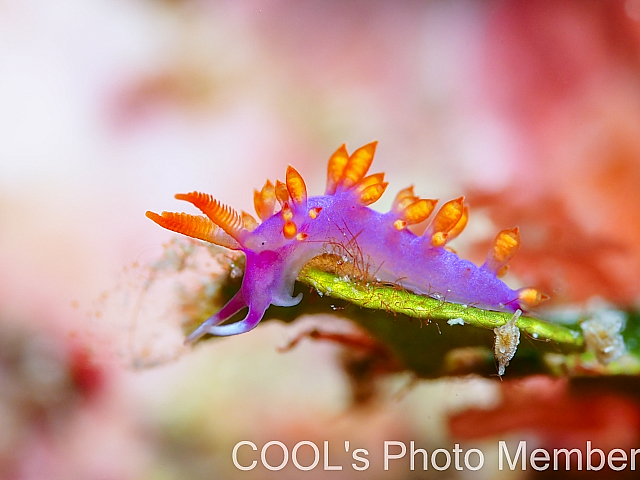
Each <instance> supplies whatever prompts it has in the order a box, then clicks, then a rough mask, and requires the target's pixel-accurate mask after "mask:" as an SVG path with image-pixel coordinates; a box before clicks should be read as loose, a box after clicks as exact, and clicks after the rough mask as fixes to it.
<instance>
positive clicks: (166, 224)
mask: <svg viewBox="0 0 640 480" xmlns="http://www.w3.org/2000/svg"><path fill="white" fill-rule="evenodd" d="M146 215H147V217H148V218H150V219H151V220H153V221H154V222H156V223H157V224H158V225H160V226H161V227H163V228H166V229H167V230H171V231H173V232H176V233H182V234H183V235H187V236H188V237H191V238H197V239H198V240H204V241H205V242H211V243H215V244H216V245H220V246H221V247H226V248H230V249H231V250H240V244H239V243H238V241H237V240H236V239H234V238H233V237H231V236H230V235H228V234H227V233H226V232H224V231H223V230H222V229H221V228H220V227H219V226H218V225H216V224H214V223H213V222H212V221H211V220H210V219H208V218H207V217H203V216H200V215H189V214H187V213H173V212H162V215H158V214H157V213H154V212H147V214H146Z"/></svg>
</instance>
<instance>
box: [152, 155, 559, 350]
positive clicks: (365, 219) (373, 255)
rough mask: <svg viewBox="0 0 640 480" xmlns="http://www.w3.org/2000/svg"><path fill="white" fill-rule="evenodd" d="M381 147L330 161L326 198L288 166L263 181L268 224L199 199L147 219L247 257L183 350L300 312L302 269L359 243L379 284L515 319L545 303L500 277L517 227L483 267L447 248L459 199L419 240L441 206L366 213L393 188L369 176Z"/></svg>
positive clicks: (412, 201)
mask: <svg viewBox="0 0 640 480" xmlns="http://www.w3.org/2000/svg"><path fill="white" fill-rule="evenodd" d="M376 145H377V142H373V143H369V144H368V145H365V146H363V147H361V148H359V149H357V150H356V151H354V152H353V153H352V154H351V155H349V154H348V153H347V149H346V147H345V145H342V146H341V147H340V148H339V149H338V150H336V152H335V153H334V154H333V155H332V156H331V158H330V159H329V166H328V175H327V187H326V191H325V194H324V195H320V196H316V197H308V196H307V188H306V185H305V182H304V180H303V179H302V177H301V176H300V174H299V173H298V172H297V170H296V169H294V168H293V167H291V166H289V168H288V169H287V173H286V179H285V180H286V181H285V182H280V181H277V182H276V183H275V185H274V184H273V183H271V182H270V181H269V180H267V182H266V183H265V185H264V187H262V189H261V190H260V191H257V190H256V191H255V192H254V204H255V209H256V213H257V215H258V217H259V219H260V220H261V222H262V223H259V222H258V221H257V220H256V219H255V218H254V217H253V216H251V215H250V214H248V213H246V212H242V213H238V212H236V211H235V210H234V209H232V208H230V207H228V206H226V205H224V204H222V203H220V202H219V201H218V200H216V199H214V198H213V197H212V196H211V195H208V194H205V193H199V192H192V193H187V194H178V195H176V196H175V198H177V199H178V200H185V201H187V202H190V203H192V204H193V205H194V206H195V207H197V208H198V209H199V210H200V211H201V212H202V213H203V214H204V215H205V216H201V215H189V214H186V213H172V212H162V214H161V215H158V214H156V213H153V212H147V217H149V218H150V219H151V220H153V221H154V222H156V223H157V224H158V225H160V226H162V227H164V228H167V229H169V230H172V231H174V232H178V233H181V234H184V235H188V236H190V237H193V238H197V239H200V240H204V241H206V242H211V243H214V244H216V245H220V246H222V247H226V248H229V249H231V250H239V251H242V252H243V253H244V254H245V255H246V267H245V273H244V278H243V281H242V287H241V288H240V290H239V291H238V292H237V293H236V294H235V296H234V297H233V298H232V299H231V300H230V301H229V302H228V303H227V304H226V305H225V306H224V307H223V308H222V309H221V310H220V311H219V312H218V313H216V314H215V315H213V316H211V317H210V318H209V319H207V320H206V321H205V322H203V323H202V324H201V325H200V326H199V327H198V328H197V329H196V330H195V331H194V332H193V333H191V335H189V336H188V337H187V339H186V342H185V343H187V344H191V343H193V342H195V341H196V340H197V339H199V338H200V337H202V336H203V335H205V334H211V335H218V336H226V335H236V334H239V333H245V332H248V331H249V330H251V329H253V328H254V327H255V326H256V325H257V324H258V323H259V322H260V320H261V319H262V317H263V315H264V312H265V311H266V309H267V308H268V307H269V305H277V306H293V305H296V304H298V303H299V302H300V300H301V299H302V294H299V295H297V296H295V297H294V296H293V288H294V283H295V280H296V277H297V276H298V273H299V272H300V270H301V269H302V267H303V266H304V265H305V264H306V263H307V262H309V261H310V260H311V259H312V258H314V257H316V256H318V255H321V254H323V253H325V252H327V251H328V249H329V247H330V245H334V246H335V244H336V243H338V244H339V243H340V242H345V243H346V242H350V241H352V240H353V238H356V239H357V245H358V249H359V250H361V251H362V252H363V253H364V254H365V255H366V258H367V259H368V263H369V264H370V265H369V266H370V269H371V271H375V277H376V279H377V280H379V281H381V282H385V283H396V284H398V285H401V286H403V287H404V288H407V289H409V290H411V291H413V292H416V293H420V294H425V295H431V296H434V297H436V298H444V299H446V301H447V302H455V303H461V304H467V305H474V306H478V307H481V308H486V309H491V310H499V311H511V312H515V311H517V310H518V309H520V310H530V309H531V308H533V307H535V306H536V305H538V304H539V303H540V302H541V301H542V300H545V299H546V298H548V297H547V296H546V295H544V294H542V293H541V292H539V291H537V290H536V289H534V288H521V289H519V290H512V289H511V288H509V287H508V286H507V285H506V284H505V283H504V282H503V281H502V280H500V278H499V277H501V275H502V274H503V273H504V272H505V271H506V265H507V262H508V261H509V260H510V259H511V258H512V257H513V255H514V254H515V253H516V252H517V250H518V248H519V246H520V235H519V232H518V228H517V227H516V228H513V229H509V230H503V231H501V232H500V233H498V235H497V236H496V238H495V240H494V242H493V244H492V246H491V248H490V250H489V253H488V255H487V259H486V261H485V262H484V264H483V265H482V266H480V267H478V266H476V265H475V264H473V263H471V262H470V261H468V260H464V259H461V258H459V257H458V255H457V254H456V253H454V252H453V251H452V250H451V249H449V248H447V243H448V242H450V241H451V240H452V239H454V238H455V237H457V236H458V235H459V234H460V232H462V230H463V229H464V227H465V225H466V223H467V218H468V214H469V209H468V207H467V206H466V205H465V204H464V198H463V197H460V198H457V199H455V200H451V201H449V202H447V203H445V204H444V205H442V207H440V209H439V210H438V211H437V213H435V215H434V216H433V219H432V220H431V222H430V224H429V226H428V227H427V228H426V230H425V232H424V233H423V234H422V235H421V236H418V235H416V234H414V233H413V232H412V231H411V230H410V229H408V228H407V227H408V226H410V225H413V224H417V223H420V222H422V221H424V220H426V219H427V218H429V217H430V216H431V214H432V213H433V211H434V210H435V207H436V204H437V200H430V199H423V198H418V197H416V196H415V195H414V192H413V187H408V188H405V189H404V190H401V191H400V193H398V195H397V196H396V197H395V200H394V201H393V206H392V208H391V210H390V211H389V212H387V213H379V212H376V211H374V210H372V209H370V208H369V205H371V204H372V203H374V202H375V201H377V200H378V199H379V198H380V197H381V196H382V194H383V193H384V191H385V189H386V187H387V183H386V182H385V181H384V174H383V173H376V174H373V175H368V176H367V172H368V170H369V167H370V166H371V162H372V160H373V156H374V153H375V149H376ZM277 205H278V206H279V210H278V211H276V210H277V208H276V206H277ZM346 232H351V234H352V237H348V236H347V233H346ZM244 308H248V309H249V311H248V313H247V315H246V317H245V318H244V319H243V320H241V321H238V322H236V323H231V324H227V325H221V324H222V323H223V322H224V321H225V320H228V319H229V318H230V317H232V316H233V315H234V314H235V313H237V312H239V311H240V310H242V309H244Z"/></svg>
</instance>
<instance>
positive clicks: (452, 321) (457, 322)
mask: <svg viewBox="0 0 640 480" xmlns="http://www.w3.org/2000/svg"><path fill="white" fill-rule="evenodd" d="M447 323H448V324H449V325H464V320H462V319H461V318H451V319H449V320H447Z"/></svg>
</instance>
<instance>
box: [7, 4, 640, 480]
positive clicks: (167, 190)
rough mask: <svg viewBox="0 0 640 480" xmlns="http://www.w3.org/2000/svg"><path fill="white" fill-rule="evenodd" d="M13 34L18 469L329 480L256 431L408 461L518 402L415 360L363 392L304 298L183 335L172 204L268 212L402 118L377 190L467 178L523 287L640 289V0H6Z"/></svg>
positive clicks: (448, 190)
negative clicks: (283, 190) (162, 285)
mask: <svg viewBox="0 0 640 480" xmlns="http://www.w3.org/2000/svg"><path fill="white" fill-rule="evenodd" d="M0 58H1V59H2V61H0V338H1V339H2V340H0V343H1V344H2V345H3V347H2V353H0V382H2V383H1V386H0V388H1V391H0V472H3V475H0V477H1V478H7V479H39V478H48V479H55V478H61V479H62V478H64V479H76V478H77V479H93V478H95V479H99V478H106V479H134V478H135V479H145V478H148V479H163V480H164V479H174V478H175V479H177V478H191V479H199V478H202V479H205V478H207V479H210V478H324V475H325V473H324V472H322V471H321V470H320V469H316V470H313V471H311V472H300V471H298V470H296V469H294V468H292V467H291V466H289V467H287V468H286V469H285V470H283V471H281V472H268V471H267V470H265V469H263V468H256V469H255V470H254V471H251V472H240V471H238V470H237V469H235V467H234V466H233V464H232V462H231V450H232V448H233V445H235V443H236V442H238V441H240V440H250V441H253V442H254V443H256V444H258V445H261V444H264V443H265V442H266V441H269V440H280V441H282V442H284V443H286V444H287V445H289V446H290V447H291V446H293V445H294V444H295V443H296V442H298V441H300V440H310V441H314V442H316V444H318V445H321V444H322V441H323V440H330V441H332V442H335V445H341V444H342V443H343V442H344V441H345V440H349V441H351V443H352V444H353V445H354V446H355V445H357V446H358V447H361V448H367V449H369V451H370V452H371V461H372V465H371V467H370V468H369V470H368V473H367V475H368V478H391V475H392V473H393V478H405V477H406V478H408V477H410V476H411V472H409V471H408V468H406V469H403V468H398V469H397V470H395V471H394V472H385V471H383V468H382V465H381V460H380V453H381V449H382V443H383V442H384V440H398V439H400V440H406V441H409V440H415V441H416V442H417V443H420V442H421V443H422V444H423V445H430V446H434V447H432V448H438V447H441V446H446V447H449V446H450V444H453V437H451V435H450V432H449V431H448V430H447V427H446V419H447V418H448V416H449V415H453V414H454V413H456V412H459V411H462V410H464V409H466V408H469V407H475V408H489V407H495V406H496V405H498V404H499V402H500V399H501V391H500V389H499V388H498V385H497V383H496V382H495V381H492V380H482V379H476V378H469V379H464V380H440V381H433V382H428V383H427V382H423V383H420V384H418V386H415V387H412V388H410V389H409V390H408V391H407V392H405V393H404V394H402V395H399V396H394V392H399V391H403V390H404V387H405V386H406V385H407V383H408V381H409V379H408V378H403V377H401V378H395V379H391V380H389V382H388V383H389V384H388V385H386V387H387V389H386V390H387V393H388V398H387V399H386V400H385V401H383V402H380V404H376V405H375V406H372V407H371V408H369V409H367V410H365V411H353V410H350V409H349V404H348V391H347V381H346V379H345V378H344V377H343V375H342V373H341V372H340V370H339V369H338V367H337V362H336V360H335V353H336V347H334V346H327V345H321V344H313V343H309V342H306V343H303V344H301V346H300V347H298V348H297V349H295V350H294V351H292V352H288V353H285V354H281V353H278V352H277V351H276V347H278V346H283V345H284V344H286V343H287V341H288V340H290V339H291V338H293V337H294V336H295V334H296V333H297V332H299V331H301V330H304V322H302V323H303V324H302V325H293V326H290V327H285V326H283V325H280V324H270V325H264V326H262V327H260V328H259V329H257V330H255V331H253V332H252V333H251V334H247V335H244V336H240V337H234V338H230V339H225V340H223V341H217V342H207V344H206V345H202V346H200V348H196V349H195V351H193V352H192V351H185V350H183V349H182V346H181V337H180V335H181V333H180V331H179V329H178V323H179V319H177V318H176V314H175V312H173V311H171V309H172V308H174V307H172V305H171V303H170V302H169V301H168V300H167V298H168V297H166V296H164V295H162V294H161V293H159V292H158V291H155V290H153V291H152V290H149V291H145V290H144V288H145V285H146V284H145V282H146V281H147V280H148V276H147V275H148V272H149V270H145V268H147V266H148V265H150V264H151V263H152V262H154V261H155V260H157V259H158V258H160V256H161V254H162V252H163V247H162V245H163V243H166V242H167V241H168V240H169V239H170V238H172V235H171V234H169V233H168V232H166V231H163V230H162V229H161V228H159V227H157V226H156V225H154V224H153V223H152V222H150V221H149V220H148V219H146V218H145V217H144V212H145V211H146V210H149V209H150V210H154V211H162V210H182V208H183V205H180V203H178V202H176V201H175V200H174V199H173V194H174V193H176V192H185V191H192V190H201V191H205V192H209V193H212V194H213V195H214V196H215V197H216V198H218V199H220V200H221V201H223V202H225V203H228V204H229V205H232V206H233V207H234V208H236V209H238V210H246V211H253V206H252V205H253V200H252V199H253V195H252V194H253V189H254V188H257V187H260V186H261V185H262V184H263V183H264V181H265V179H266V178H270V179H271V180H275V178H278V177H280V178H282V177H283V176H284V172H285V169H286V166H287V165H288V164H293V165H295V167H296V168H297V169H298V170H299V171H300V172H301V173H302V175H303V176H304V178H305V180H306V182H307V186H308V188H309V191H310V193H311V194H320V193H322V191H323V187H324V182H325V168H326V161H327V159H328V158H329V156H330V154H331V153H332V152H333V151H334V150H335V149H336V148H337V147H338V146H339V145H340V144H342V143H343V142H346V143H347V145H348V147H349V148H350V149H351V150H352V149H354V148H356V147H358V146H361V145H363V144H365V143H368V142H369V141H372V140H374V139H377V140H379V142H380V143H379V147H378V151H377V155H376V159H375V161H374V165H373V167H372V168H373V170H374V171H384V172H386V175H387V179H388V181H389V183H390V186H389V192H388V193H387V194H386V195H385V196H384V197H383V199H382V200H381V201H380V202H379V203H378V204H377V205H376V207H377V208H379V209H382V210H385V209H386V208H388V206H389V205H390V203H391V200H392V198H393V195H394V194H395V193H396V192H397V191H398V190H399V189H401V188H404V187H406V186H407V185H409V184H414V185H415V190H416V193H417V194H418V195H421V196H424V197H430V198H441V199H444V200H446V199H450V198H454V197H456V196H459V195H461V194H464V195H466V196H467V198H468V199H469V202H470V204H471V209H472V211H471V220H470V223H469V226H468V227H467V231H466V232H465V233H464V234H463V235H462V236H461V237H460V239H458V240H457V241H456V242H457V243H456V245H455V246H456V248H457V249H458V250H459V252H461V253H462V254H463V256H467V257H468V258H471V259H473V260H474V261H476V262H481V261H482V257H483V254H484V252H485V251H486V242H488V241H489V240H490V239H491V238H492V236H493V235H494V234H495V233H496V232H497V231H498V230H500V229H503V228H508V227H512V226H514V225H516V224H518V225H520V228H521V233H522V242H523V246H522V250H521V252H520V254H519V256H518V258H516V259H515V260H514V262H513V265H512V266H513V269H512V272H513V273H512V274H511V276H510V277H508V281H509V283H511V284H512V285H514V286H516V285H519V284H531V285H536V286H540V287H542V288H543V289H544V290H545V291H546V292H547V293H549V294H551V296H552V297H553V300H552V302H555V305H556V306H558V305H566V304H572V303H575V302H577V303H578V304H580V302H585V301H587V300H589V299H590V298H592V297H594V296H600V297H602V298H604V299H605V300H607V301H610V302H612V303H614V304H615V305H618V306H620V307H627V308H629V307H633V306H634V305H637V301H638V298H639V296H640V247H639V246H640V194H639V192H638V188H639V187H638V186H639V185H640V2H639V1H638V0H626V1H605V0H602V1H595V2H589V3H584V2H580V1H578V0H574V1H566V2H551V1H540V0H537V1H530V2H503V1H487V2H472V1H457V0H456V1H451V2H437V1H433V2H417V1H406V2H394V3H391V2H378V1H375V2H339V1H328V2H312V1H304V2H293V1H276V0H274V1H268V0H267V1H257V2H232V1H226V2H225V1H220V2H215V1H205V0H200V1H197V0H192V1H189V0H164V1H161V0H133V1H132V0H127V1H125V0H94V1H92V2H86V1H82V0H60V1H57V2H47V1H42V0H40V1H38V0H33V1H22V0H4V1H0ZM165 280H167V279H165ZM167 281H168V282H169V283H172V282H173V284H175V283H176V282H178V281H179V278H178V276H176V277H171V276H169V278H168V280H167ZM173 286H175V285H173ZM154 308H155V309H154ZM325 321H329V319H328V317H327V319H325ZM132 332H133V333H132ZM132 335H133V336H132ZM132 339H133V340H132ZM529 438H536V437H535V435H534V436H533V437H529ZM635 440H636V441H637V438H636V439H635ZM483 441H486V442H487V443H486V449H487V450H486V452H488V451H489V449H490V448H494V446H495V443H496V442H494V441H493V440H483ZM541 441H542V440H541ZM472 446H473V447H476V448H483V444H482V443H481V441H478V440H475V441H474V443H473V444H472ZM616 446H618V445H616ZM620 447H622V448H624V445H620ZM354 448H355V447H354ZM487 456H489V455H487ZM340 458H341V457H340V456H339V454H336V459H337V460H339V459H340ZM347 460H349V461H347ZM274 463H275V461H274ZM343 463H344V464H345V465H349V464H350V459H349V458H347V459H344V462H343ZM491 468H495V465H493V466H491V465H487V466H485V470H487V471H491ZM354 474H355V472H353V471H352V470H351V469H350V468H345V470H344V471H343V472H341V473H337V472H336V476H340V475H341V476H342V477H350V476H353V475H354Z"/></svg>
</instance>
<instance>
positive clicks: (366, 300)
mask: <svg viewBox="0 0 640 480" xmlns="http://www.w3.org/2000/svg"><path fill="white" fill-rule="evenodd" d="M298 280H299V281H300V282H302V283H305V284H307V285H310V286H312V287H313V288H315V289H316V290H317V291H318V292H320V293H321V294H322V295H327V296H330V297H333V298H338V299H342V300H346V301H348V302H350V303H353V304H354V305H358V306H360V307H363V308H369V309H373V310H382V311H387V312H394V313H401V314H405V315H408V316H410V317H413V318H419V319H424V320H453V319H462V321H464V323H465V324H469V325H473V326H476V327H480V328H485V329H493V328H496V327H500V326H502V325H504V324H505V323H507V322H508V321H509V320H510V319H511V317H512V316H513V315H512V314H511V313H507V312H494V311H490V310H483V309H480V308H475V307H472V306H465V305H460V304H457V303H450V302H446V301H443V300H438V299H435V298H432V297H428V296H426V295H416V294H414V293H411V292H408V291H406V290H403V289H401V288H398V287H396V286H389V285H381V284H375V283H369V284H363V283H357V282H353V281H350V280H348V279H343V278H341V277H339V276H336V275H334V274H332V273H328V272H325V271H322V270H318V269H315V268H312V267H307V268H305V269H303V270H302V272H300V275H299V276H298ZM517 326H518V327H519V328H520V330H521V331H523V332H526V333H527V334H528V335H529V336H531V337H533V338H535V339H538V340H543V341H544V340H549V341H554V342H558V343H561V344H565V345H568V346H572V347H582V346H583V344H584V337H583V336H582V333H581V332H578V331H576V330H571V329H569V328H567V327H564V326H562V325H557V324H552V323H548V322H545V321H542V320H539V319H537V318H531V317H526V316H521V317H520V318H519V319H518V322H517Z"/></svg>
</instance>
